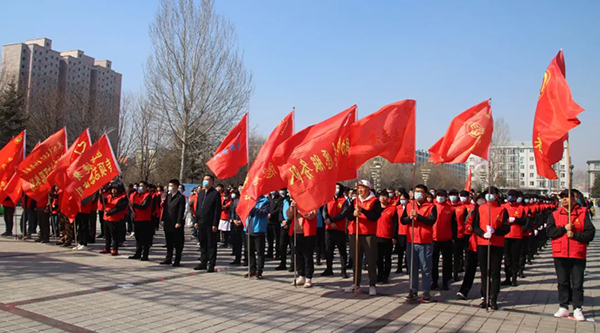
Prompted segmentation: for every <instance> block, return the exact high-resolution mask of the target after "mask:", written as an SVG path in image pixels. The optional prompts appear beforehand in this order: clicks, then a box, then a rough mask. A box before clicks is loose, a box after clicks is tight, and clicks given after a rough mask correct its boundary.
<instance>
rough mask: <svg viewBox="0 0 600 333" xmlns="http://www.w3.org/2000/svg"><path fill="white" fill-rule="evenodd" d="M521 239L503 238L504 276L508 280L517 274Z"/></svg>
mask: <svg viewBox="0 0 600 333" xmlns="http://www.w3.org/2000/svg"><path fill="white" fill-rule="evenodd" d="M521 244H522V241H521V239H517V238H505V239H504V277H505V278H506V279H507V280H508V279H511V278H516V277H517V274H519V269H520V268H521V267H520V266H521V265H520V257H521Z"/></svg>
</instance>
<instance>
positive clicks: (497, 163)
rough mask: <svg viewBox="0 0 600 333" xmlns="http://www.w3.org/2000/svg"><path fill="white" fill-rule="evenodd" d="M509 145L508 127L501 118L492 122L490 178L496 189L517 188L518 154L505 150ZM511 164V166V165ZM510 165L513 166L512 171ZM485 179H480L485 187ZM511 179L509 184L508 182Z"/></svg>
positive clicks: (508, 149)
mask: <svg viewBox="0 0 600 333" xmlns="http://www.w3.org/2000/svg"><path fill="white" fill-rule="evenodd" d="M509 143H510V126H509V125H508V123H507V122H506V121H505V120H504V118H503V117H499V118H497V119H495V120H494V133H493V134H492V143H491V145H490V156H489V159H490V162H491V165H490V177H491V181H492V185H494V186H496V187H508V186H510V187H517V186H518V185H519V169H518V160H517V159H518V153H517V152H516V151H514V150H512V149H511V148H505V147H506V146H507V145H508V144H509ZM511 163H512V164H511ZM511 165H513V167H512V169H510V168H511ZM485 168H486V169H485V170H486V171H485V177H486V179H485V180H484V179H481V181H482V182H484V183H485V184H486V186H488V185H487V183H488V181H487V172H488V170H487V165H486V167H485ZM509 179H511V181H510V182H509V181H508V180H509Z"/></svg>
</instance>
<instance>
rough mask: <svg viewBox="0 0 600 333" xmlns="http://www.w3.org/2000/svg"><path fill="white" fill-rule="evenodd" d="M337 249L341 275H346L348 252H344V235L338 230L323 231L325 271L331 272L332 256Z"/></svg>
mask: <svg viewBox="0 0 600 333" xmlns="http://www.w3.org/2000/svg"><path fill="white" fill-rule="evenodd" d="M336 247H337V249H338V252H339V253H340V264H341V267H342V273H346V262H347V261H348V252H347V251H346V233H345V232H343V231H340V230H333V229H331V230H325V260H326V262H327V269H330V270H333V254H334V251H335V248H336Z"/></svg>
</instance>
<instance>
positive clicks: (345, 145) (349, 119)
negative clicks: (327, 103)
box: [273, 105, 356, 213]
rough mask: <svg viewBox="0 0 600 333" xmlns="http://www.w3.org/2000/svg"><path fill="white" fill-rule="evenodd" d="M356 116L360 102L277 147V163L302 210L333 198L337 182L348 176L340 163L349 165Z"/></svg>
mask: <svg viewBox="0 0 600 333" xmlns="http://www.w3.org/2000/svg"><path fill="white" fill-rule="evenodd" d="M355 119H356V105H354V106H352V107H350V108H349V109H347V110H345V111H343V112H341V113H339V114H337V115H335V116H333V117H331V118H329V119H327V120H325V121H323V122H320V123H318V124H316V125H313V126H310V127H307V128H305V129H304V130H302V131H300V132H298V133H297V134H295V135H294V136H292V137H291V138H289V139H288V140H286V141H284V142H283V143H281V144H280V145H279V146H278V147H277V148H276V149H275V152H274V154H273V164H274V165H275V167H277V169H278V170H279V173H280V175H281V177H282V178H283V179H284V180H285V181H286V183H287V188H288V190H289V192H290V195H291V196H292V197H293V198H294V199H295V200H296V203H297V204H298V209H299V210H300V212H301V213H307V212H309V211H311V210H313V209H316V208H318V207H320V206H322V205H324V204H326V203H327V202H329V201H331V198H333V195H334V191H335V183H336V181H338V180H342V179H343V178H345V177H346V176H347V175H346V174H344V173H343V171H344V170H341V169H342V168H340V166H341V165H342V166H347V165H348V155H349V152H350V138H349V134H350V132H349V131H350V128H351V126H352V124H353V123H354V120H355Z"/></svg>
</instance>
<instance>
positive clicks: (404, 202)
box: [400, 200, 408, 206]
mask: <svg viewBox="0 0 600 333" xmlns="http://www.w3.org/2000/svg"><path fill="white" fill-rule="evenodd" d="M407 203H408V200H400V204H401V205H403V206H406V204H407Z"/></svg>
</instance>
